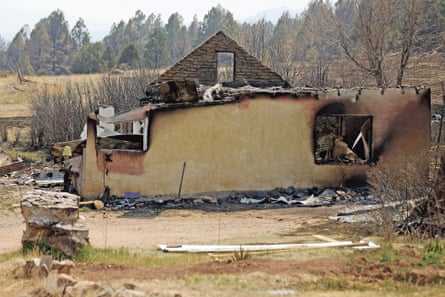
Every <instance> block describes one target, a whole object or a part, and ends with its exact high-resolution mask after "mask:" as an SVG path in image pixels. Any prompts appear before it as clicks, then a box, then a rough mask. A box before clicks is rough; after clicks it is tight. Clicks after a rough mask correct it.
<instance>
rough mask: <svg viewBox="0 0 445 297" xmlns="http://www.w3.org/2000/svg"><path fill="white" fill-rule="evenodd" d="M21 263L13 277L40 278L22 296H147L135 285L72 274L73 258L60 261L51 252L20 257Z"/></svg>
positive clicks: (19, 261)
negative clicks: (35, 285)
mask: <svg viewBox="0 0 445 297" xmlns="http://www.w3.org/2000/svg"><path fill="white" fill-rule="evenodd" d="M17 264H18V266H17V267H16V269H15V270H14V272H13V275H14V278H16V279H17V278H31V279H33V280H36V281H37V280H41V284H40V285H39V286H37V287H36V288H35V289H33V290H31V291H29V292H28V293H25V294H23V295H21V296H20V297H43V296H45V297H58V296H64V297H83V296H94V297H146V296H147V295H146V293H145V292H142V291H139V290H136V285H134V284H131V283H125V284H123V285H113V286H111V285H110V284H102V283H99V282H93V281H86V280H78V279H76V278H75V277H74V276H72V275H70V273H71V269H72V268H73V267H75V264H74V263H73V262H72V261H70V260H63V261H57V260H53V259H52V258H51V257H50V256H43V257H42V258H35V259H31V260H27V261H25V260H24V259H18V260H17Z"/></svg>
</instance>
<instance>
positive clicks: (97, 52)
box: [71, 42, 104, 73]
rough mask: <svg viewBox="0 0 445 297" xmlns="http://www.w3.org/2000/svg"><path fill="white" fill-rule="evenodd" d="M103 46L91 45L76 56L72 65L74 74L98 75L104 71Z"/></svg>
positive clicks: (100, 44) (86, 46) (83, 48)
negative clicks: (97, 73)
mask: <svg viewBox="0 0 445 297" xmlns="http://www.w3.org/2000/svg"><path fill="white" fill-rule="evenodd" d="M103 54H104V49H103V45H102V43H100V42H96V43H89V44H86V45H84V46H83V47H82V49H81V50H80V51H79V52H78V53H77V54H76V56H75V57H74V59H73V63H72V64H71V71H72V72H74V73H96V72H100V71H102V66H103V62H104V60H103Z"/></svg>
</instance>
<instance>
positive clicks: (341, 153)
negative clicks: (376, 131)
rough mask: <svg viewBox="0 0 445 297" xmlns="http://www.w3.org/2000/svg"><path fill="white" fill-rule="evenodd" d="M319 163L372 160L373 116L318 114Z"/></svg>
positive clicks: (315, 136)
mask: <svg viewBox="0 0 445 297" xmlns="http://www.w3.org/2000/svg"><path fill="white" fill-rule="evenodd" d="M313 139H314V148H313V155H314V161H315V164H318V165H325V164H334V165H335V164H337V165H343V164H371V163H373V162H374V152H373V116H372V115H368V114H365V115H364V114H321V115H317V116H316V118H315V124H314V131H313Z"/></svg>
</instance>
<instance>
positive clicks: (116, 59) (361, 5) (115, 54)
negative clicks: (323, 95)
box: [0, 0, 445, 87]
mask: <svg viewBox="0 0 445 297" xmlns="http://www.w3.org/2000/svg"><path fill="white" fill-rule="evenodd" d="M220 30H223V31H224V32H225V33H226V34H228V35H229V36H231V37H232V38H233V39H235V40H236V41H237V42H238V43H239V44H240V45H242V46H243V47H244V48H245V49H246V50H247V51H248V52H250V53H251V54H253V55H254V56H255V57H257V58H258V59H259V60H261V61H262V62H263V63H264V64H266V65H267V66H269V67H270V68H271V69H273V70H274V71H276V72H277V73H279V74H280V75H282V76H283V77H284V78H285V79H286V80H288V81H289V82H291V83H297V84H298V83H301V82H304V83H306V84H310V85H313V86H316V87H324V86H326V85H328V84H329V83H332V82H330V81H329V79H330V76H329V74H330V68H332V65H333V62H334V61H347V62H348V63H351V65H354V66H355V67H357V69H359V70H360V71H361V72H362V73H363V74H364V75H367V76H369V77H371V78H372V79H373V80H374V84H375V85H377V86H388V85H400V84H402V83H403V76H404V72H405V69H406V67H407V65H408V63H409V59H410V56H411V55H412V54H413V53H425V52H430V51H437V50H438V51H442V52H443V51H445V50H444V48H445V46H444V40H445V3H444V2H443V0H366V1H365V0H337V1H336V2H335V3H334V4H331V2H330V1H325V0H312V1H311V2H310V3H309V4H308V7H307V8H306V9H305V10H304V11H303V12H302V13H301V14H299V15H291V14H290V13H289V12H284V13H283V14H282V15H281V17H280V18H279V20H278V22H277V23H276V24H273V23H272V22H270V21H268V20H266V19H264V18H263V19H260V20H257V21H255V22H250V23H248V22H244V23H240V22H238V21H236V20H235V19H234V17H233V14H232V13H231V12H230V11H228V10H226V9H225V8H223V7H222V6H221V5H217V6H215V7H212V8H211V9H210V10H209V11H208V13H207V14H206V15H205V16H204V17H203V19H202V20H198V18H197V17H196V16H195V17H194V18H193V21H192V22H191V23H190V24H188V25H186V24H185V23H184V19H183V17H182V16H181V15H180V14H179V13H174V14H172V15H171V16H170V17H169V18H168V20H167V22H166V23H165V24H164V23H163V21H162V19H161V16H160V15H156V14H153V13H151V14H149V15H146V14H144V13H143V12H142V11H141V10H138V11H136V13H135V15H134V16H133V17H132V18H130V19H129V20H128V21H127V22H125V21H120V22H118V23H114V24H113V25H112V27H111V30H110V32H109V34H108V35H107V36H105V37H104V38H103V40H102V41H100V42H94V43H93V42H91V36H90V33H89V31H88V28H87V26H86V24H85V22H84V20H83V19H82V18H79V20H78V21H77V22H76V23H75V24H74V26H73V27H72V28H71V29H70V28H69V25H68V22H67V21H66V20H65V17H64V13H63V12H62V11H60V10H56V11H54V12H52V13H51V14H50V15H49V16H48V17H46V18H43V19H41V20H40V21H39V22H38V23H37V24H36V25H35V26H34V28H32V30H30V29H29V28H27V27H23V28H21V29H20V30H19V32H18V33H17V34H16V35H15V37H14V38H13V40H12V42H11V43H9V44H6V43H5V42H4V40H3V39H1V37H0V69H3V70H4V71H16V70H17V69H20V70H21V71H22V72H23V73H25V74H37V75H40V74H67V73H96V72H106V71H110V70H112V69H114V68H117V67H118V68H121V69H136V68H141V67H148V68H151V69H159V68H165V67H168V66H169V65H172V64H173V63H175V62H176V61H178V60H179V59H181V58H182V57H184V56H185V55H186V54H187V53H188V52H190V51H191V50H192V49H193V48H194V47H196V46H197V45H199V44H200V43H201V42H202V41H204V40H206V39H207V38H208V37H209V36H211V35H212V34H214V33H216V32H217V31H220ZM389 56H391V57H394V56H397V58H398V63H397V66H396V67H397V75H395V77H388V67H391V69H393V68H394V65H391V66H388V65H387V59H388V57H389Z"/></svg>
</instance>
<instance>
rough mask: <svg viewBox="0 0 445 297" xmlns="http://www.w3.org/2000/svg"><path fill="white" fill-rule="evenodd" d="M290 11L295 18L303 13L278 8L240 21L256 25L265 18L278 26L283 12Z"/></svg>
mask: <svg viewBox="0 0 445 297" xmlns="http://www.w3.org/2000/svg"><path fill="white" fill-rule="evenodd" d="M285 11H288V12H289V13H290V15H291V16H292V17H295V15H297V14H300V13H302V12H303V10H300V11H297V10H294V9H289V8H287V7H276V8H272V9H268V10H264V11H262V12H259V13H257V14H255V15H253V16H250V17H247V18H244V19H241V20H239V21H240V22H241V23H254V22H256V21H258V20H260V19H262V18H265V19H266V20H267V21H271V22H272V23H274V24H276V23H277V22H278V19H279V18H280V17H281V15H282V14H283V12H285Z"/></svg>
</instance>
